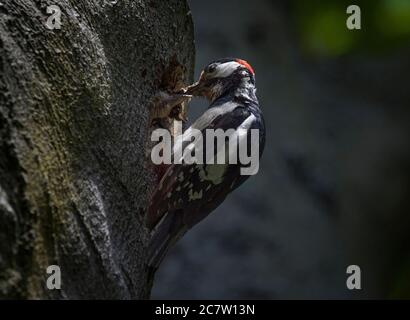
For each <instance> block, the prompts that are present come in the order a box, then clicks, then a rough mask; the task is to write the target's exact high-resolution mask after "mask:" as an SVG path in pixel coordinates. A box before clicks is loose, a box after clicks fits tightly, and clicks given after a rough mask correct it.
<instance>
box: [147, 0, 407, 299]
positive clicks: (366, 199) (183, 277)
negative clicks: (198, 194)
mask: <svg viewBox="0 0 410 320" xmlns="http://www.w3.org/2000/svg"><path fill="white" fill-rule="evenodd" d="M189 3H190V6H191V10H192V15H193V20H194V24H195V38H196V49H197V59H196V75H195V77H196V78H197V77H198V75H199V72H200V70H201V69H202V68H203V67H204V66H205V65H206V64H208V63H209V62H210V61H212V60H215V59H218V58H222V57H231V56H233V57H239V58H243V59H245V60H247V61H248V62H249V63H250V64H251V65H252V66H253V68H254V69H255V72H256V83H257V87H258V97H259V100H260V104H261V106H262V109H263V112H264V115H265V120H266V125H267V129H268V134H267V136H268V137H267V145H266V148H265V153H264V156H263V159H262V162H261V168H260V171H259V174H258V175H257V176H254V177H251V178H250V179H249V180H248V181H247V182H246V183H245V184H244V185H243V186H241V187H240V188H239V189H238V190H237V191H236V192H234V193H233V194H232V195H231V196H229V197H228V199H227V200H226V201H225V202H224V203H223V205H221V206H220V207H219V208H218V209H217V210H215V211H214V212H213V213H212V214H211V215H210V216H209V217H208V218H207V219H205V220H204V221H203V222H202V223H200V224H199V225H198V226H196V227H195V228H194V229H192V230H191V231H190V232H188V234H187V235H186V236H185V237H184V238H183V239H182V240H181V241H180V242H179V243H178V244H177V246H176V247H175V248H174V249H173V250H172V251H171V252H170V254H169V256H168V257H167V259H166V260H165V261H164V263H163V265H162V266H161V268H160V270H159V272H158V274H157V278H156V282H155V286H154V290H153V295H152V296H153V298H163V299H282V298H294V299H299V298H313V299H315V298H410V233H409V227H410V212H409V208H410V183H409V182H410V148H409V136H410V109H409V108H410V90H409V89H410V88H409V86H410V76H409V74H410V1H409V0H368V1H302V0H290V1H273V0H255V1H245V0H224V1H218V0H208V1H194V0H192V1H189ZM350 4H356V5H359V6H360V8H361V18H362V19H361V22H362V29H361V30H353V31H351V30H348V29H347V28H346V19H347V17H348V15H347V14H346V8H347V6H348V5H350ZM206 106H207V103H206V102H205V101H193V103H191V108H190V117H191V119H192V118H195V117H197V116H198V114H200V112H202V111H203V110H204V108H206ZM352 264H355V265H359V266H360V267H361V271H362V290H360V291H354V290H353V291H350V290H348V289H347V288H346V279H347V277H348V275H347V274H346V268H347V266H349V265H352Z"/></svg>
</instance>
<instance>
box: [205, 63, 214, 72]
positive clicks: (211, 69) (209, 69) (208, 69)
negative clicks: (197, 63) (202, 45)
mask: <svg viewBox="0 0 410 320" xmlns="http://www.w3.org/2000/svg"><path fill="white" fill-rule="evenodd" d="M215 70H216V64H211V65H210V66H208V68H206V72H207V73H212V72H214V71H215Z"/></svg>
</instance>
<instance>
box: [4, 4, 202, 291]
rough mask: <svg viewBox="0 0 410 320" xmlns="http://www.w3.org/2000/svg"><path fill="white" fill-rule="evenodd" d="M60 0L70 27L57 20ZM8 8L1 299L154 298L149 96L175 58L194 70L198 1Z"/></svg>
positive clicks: (187, 74) (186, 76)
mask: <svg viewBox="0 0 410 320" xmlns="http://www.w3.org/2000/svg"><path fill="white" fill-rule="evenodd" d="M52 4H57V5H58V6H59V7H60V9H61V13H62V15H61V23H62V24H61V29H54V30H49V29H47V28H46V27H45V22H46V20H47V18H48V17H49V16H50V15H49V14H47V12H46V8H47V6H48V5H52ZM0 15H1V20H0V298H79V299H81V298H114V299H115V298H119V299H135V298H147V297H149V292H150V279H149V275H148V271H147V270H146V268H145V265H144V258H145V249H146V244H147V241H146V240H147V230H146V229H145V227H144V224H143V221H144V216H145V208H146V205H147V199H148V196H149V192H150V190H151V189H152V187H153V184H154V182H153V181H154V179H153V177H152V174H150V172H149V170H147V166H146V163H145V157H144V145H145V141H146V138H147V137H146V135H147V126H148V124H147V121H148V108H147V106H148V104H149V101H150V99H151V98H152V97H153V96H154V95H155V94H156V93H157V92H158V91H159V90H160V89H164V86H165V87H166V86H167V83H164V81H165V82H166V79H167V77H168V75H167V74H169V68H170V66H171V67H172V66H175V67H176V68H178V70H180V69H181V67H182V68H183V70H184V72H183V73H182V74H181V77H182V79H180V80H181V81H183V82H185V83H188V82H190V81H191V80H192V73H193V65H194V41H193V24H192V18H191V15H190V12H189V8H188V5H187V3H186V1H185V0H171V1H159V0H152V1H148V0H135V1H131V0H128V1H103V0H102V1H96V0H94V1H88V0H77V1H70V0H60V1H58V3H53V2H52V1H45V0H44V1H43V0H39V1H37V0H15V1H7V2H5V3H4V2H3V4H2V5H1V6H0ZM164 79H165V80H164ZM49 265H58V266H60V268H61V275H62V288H61V290H48V289H47V288H46V279H47V277H48V276H49V275H47V273H46V268H47V267H48V266H49Z"/></svg>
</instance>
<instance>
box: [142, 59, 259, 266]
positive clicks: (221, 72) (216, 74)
mask: <svg viewBox="0 0 410 320" xmlns="http://www.w3.org/2000/svg"><path fill="white" fill-rule="evenodd" d="M185 93H186V94H191V95H194V96H204V97H206V98H208V100H210V106H209V108H208V109H207V110H206V112H204V114H202V116H200V117H199V118H198V119H197V120H196V121H195V122H194V123H193V124H192V126H191V127H190V128H188V129H187V131H185V133H184V134H186V133H187V132H189V130H191V129H192V128H194V129H198V130H201V132H203V136H204V137H205V130H206V129H223V130H228V129H235V130H237V129H238V128H242V129H259V157H260V156H261V155H262V152H263V148H264V144H265V124H264V120H263V116H262V113H261V111H260V109H259V104H258V100H257V98H256V88H255V74H254V71H253V69H252V67H251V66H250V65H249V64H248V63H247V62H246V61H244V60H240V59H231V58H228V59H221V60H217V61H214V62H212V63H210V64H209V65H208V66H207V67H206V68H205V69H204V71H203V72H202V73H201V76H200V79H199V81H198V82H197V83H195V84H194V85H192V86H190V87H188V89H187V91H186V92H185ZM247 132H249V130H248V131H247ZM204 140H205V139H204ZM202 143H204V145H205V144H206V142H205V141H202ZM247 143H248V149H249V147H250V146H249V144H250V139H249V137H247ZM226 150H227V149H226ZM214 152H215V153H216V152H218V150H215V151H214ZM204 156H205V157H206V155H204ZM240 168H241V164H240V163H238V164H206V163H204V164H184V163H182V164H171V165H169V167H168V168H167V171H166V172H165V174H164V176H163V177H162V179H161V181H160V183H159V185H158V187H157V189H156V190H155V192H154V193H153V195H152V198H151V201H150V205H149V209H148V219H147V227H148V228H149V229H150V230H151V236H152V238H151V241H150V246H149V257H148V264H149V265H150V266H151V267H154V268H157V267H158V266H159V264H160V262H161V261H162V259H163V257H164V256H165V254H166V253H167V252H168V249H169V248H170V247H171V246H172V245H173V244H175V242H176V241H177V240H178V239H180V238H181V237H182V236H183V235H184V234H185V233H186V232H187V231H188V230H189V229H190V228H191V227H193V226H194V225H195V224H197V223H198V222H200V221H201V220H202V219H204V218H205V217H206V216H207V215H208V214H209V213H210V212H212V211H213V210H214V209H215V208H216V207H218V206H219V205H220V204H221V203H222V202H223V201H224V200H225V198H226V196H227V195H228V194H229V193H230V192H232V191H233V190H234V189H236V188H237V187H238V186H240V185H241V184H242V183H243V182H244V181H245V180H246V179H247V178H249V176H247V175H241V174H240Z"/></svg>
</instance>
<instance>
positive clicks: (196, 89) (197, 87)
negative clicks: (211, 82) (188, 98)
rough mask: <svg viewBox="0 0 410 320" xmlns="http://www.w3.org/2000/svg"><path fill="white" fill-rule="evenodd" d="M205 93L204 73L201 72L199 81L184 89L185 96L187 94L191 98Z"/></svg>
mask: <svg viewBox="0 0 410 320" xmlns="http://www.w3.org/2000/svg"><path fill="white" fill-rule="evenodd" d="M206 91H207V85H206V80H205V78H204V73H203V72H202V73H201V75H200V77H199V80H198V81H197V82H195V83H193V84H191V85H190V86H188V87H187V88H186V89H185V92H184V93H185V94H189V95H192V96H196V97H197V96H204V95H205V94H206Z"/></svg>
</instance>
